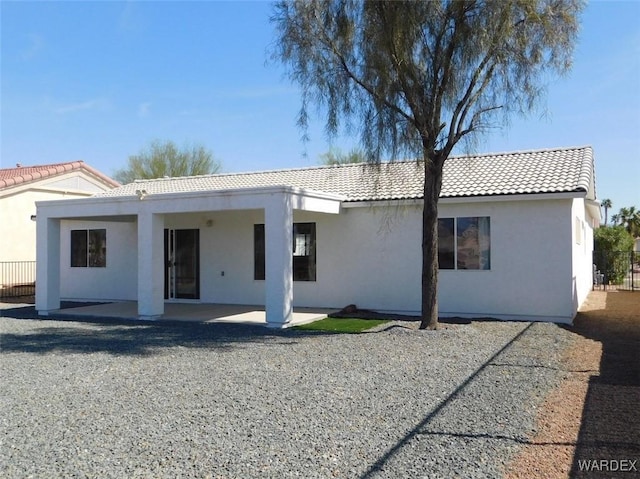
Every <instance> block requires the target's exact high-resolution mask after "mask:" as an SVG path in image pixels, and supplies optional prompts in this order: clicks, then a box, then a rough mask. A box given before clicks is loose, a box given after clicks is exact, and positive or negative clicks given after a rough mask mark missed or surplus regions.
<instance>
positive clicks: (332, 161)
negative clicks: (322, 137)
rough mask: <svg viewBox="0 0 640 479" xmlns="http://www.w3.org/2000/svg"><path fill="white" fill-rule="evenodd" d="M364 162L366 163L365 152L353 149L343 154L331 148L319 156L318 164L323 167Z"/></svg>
mask: <svg viewBox="0 0 640 479" xmlns="http://www.w3.org/2000/svg"><path fill="white" fill-rule="evenodd" d="M365 161H367V157H366V155H365V152H364V151H362V150H361V149H358V148H353V149H352V150H350V151H349V152H348V153H343V152H342V150H340V149H338V148H331V149H330V150H329V151H327V152H326V153H323V154H321V155H320V162H321V163H322V164H323V165H346V164H349V163H364V162H365Z"/></svg>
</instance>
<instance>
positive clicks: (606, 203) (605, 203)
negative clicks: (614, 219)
mask: <svg viewBox="0 0 640 479" xmlns="http://www.w3.org/2000/svg"><path fill="white" fill-rule="evenodd" d="M612 206H613V203H612V201H611V200H610V199H608V198H607V199H604V200H602V207H603V208H604V224H605V226H606V225H607V223H608V221H609V210H610V209H611V207H612Z"/></svg>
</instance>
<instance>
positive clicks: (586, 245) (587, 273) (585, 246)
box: [571, 198, 593, 314]
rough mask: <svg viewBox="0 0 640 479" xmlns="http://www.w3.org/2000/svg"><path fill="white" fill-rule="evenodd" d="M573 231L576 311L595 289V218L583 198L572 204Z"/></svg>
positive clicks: (573, 273) (573, 275) (573, 278)
mask: <svg viewBox="0 0 640 479" xmlns="http://www.w3.org/2000/svg"><path fill="white" fill-rule="evenodd" d="M571 217H572V218H573V220H572V221H573V231H572V239H573V241H572V243H571V244H572V281H573V282H574V287H575V294H574V304H573V307H574V311H573V313H574V314H575V312H576V311H577V309H578V308H579V307H580V305H581V304H582V303H583V302H584V300H585V299H586V298H587V295H588V294H589V291H591V289H592V287H593V228H592V224H593V218H591V217H590V216H589V214H588V212H587V210H586V208H585V201H584V200H583V199H582V198H574V199H573V201H572V204H571Z"/></svg>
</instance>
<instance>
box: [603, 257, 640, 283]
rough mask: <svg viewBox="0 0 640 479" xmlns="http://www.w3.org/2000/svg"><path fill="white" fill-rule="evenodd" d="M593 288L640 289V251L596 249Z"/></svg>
mask: <svg viewBox="0 0 640 479" xmlns="http://www.w3.org/2000/svg"><path fill="white" fill-rule="evenodd" d="M593 289H602V290H606V289H621V290H628V291H640V252H638V251H594V252H593Z"/></svg>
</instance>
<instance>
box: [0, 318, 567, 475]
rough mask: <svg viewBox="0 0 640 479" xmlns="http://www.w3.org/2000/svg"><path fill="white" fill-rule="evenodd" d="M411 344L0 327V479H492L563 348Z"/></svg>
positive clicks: (233, 329)
mask: <svg viewBox="0 0 640 479" xmlns="http://www.w3.org/2000/svg"><path fill="white" fill-rule="evenodd" d="M6 314H7V313H6V312H5V316H6ZM9 314H10V313H9ZM416 328H417V325H416V324H414V323H390V324H387V325H384V326H383V327H382V328H380V329H381V330H379V331H376V332H366V333H362V334H353V335H348V334H323V333H312V332H303V331H294V330H286V331H274V330H269V329H266V328H262V327H251V326H244V325H223V324H198V323H180V324H178V323H165V322H156V323H142V322H118V321H109V322H99V321H92V322H79V321H61V320H57V321H54V320H37V319H13V318H10V317H3V318H0V332H1V333H2V339H1V343H0V348H1V355H0V358H1V359H0V368H1V369H0V373H1V381H2V383H1V388H0V408H1V411H0V412H1V418H0V440H1V442H0V461H1V464H0V476H1V477H6V478H24V477H38V478H39V477H46V478H52V477H100V478H103V477H114V478H115V477H117V478H124V477H127V478H164V477H166V478H176V477H212V478H253V477H257V478H261V477H270V478H271V477H272V478H288V477H303V478H314V477H318V478H320V477H321V478H334V477H338V478H374V477H375V478H379V477H385V478H410V477H426V478H439V477H442V478H452V477H461V478H484V477H487V478H489V477H490V478H496V477H500V476H501V470H502V467H503V465H504V463H505V462H506V461H508V459H509V458H510V457H511V456H512V455H513V453H514V451H515V450H516V449H517V447H518V446H519V444H521V443H523V442H526V441H527V439H528V438H529V437H531V436H532V435H533V434H534V433H535V431H534V430H533V424H534V419H535V414H536V408H537V405H538V404H539V403H540V401H541V400H542V399H543V397H544V395H545V394H546V393H547V392H548V390H549V389H550V388H551V387H552V386H554V385H555V384H556V383H557V381H559V380H560V379H561V378H562V375H563V374H564V373H563V372H562V366H561V364H559V362H560V355H561V353H562V351H563V350H564V348H566V347H567V346H568V345H569V343H570V342H571V341H572V339H571V334H570V333H569V332H568V331H566V330H565V329H562V328H560V327H558V326H556V325H552V324H546V323H534V324H532V323H516V322H513V323H510V322H490V321H480V322H473V323H471V324H451V325H446V329H443V330H439V331H419V330H417V329H416Z"/></svg>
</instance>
